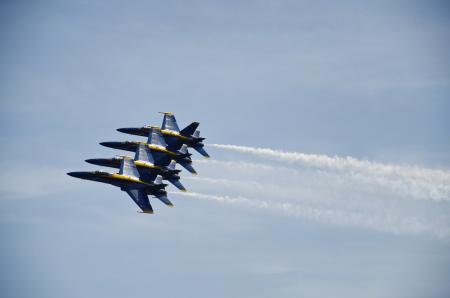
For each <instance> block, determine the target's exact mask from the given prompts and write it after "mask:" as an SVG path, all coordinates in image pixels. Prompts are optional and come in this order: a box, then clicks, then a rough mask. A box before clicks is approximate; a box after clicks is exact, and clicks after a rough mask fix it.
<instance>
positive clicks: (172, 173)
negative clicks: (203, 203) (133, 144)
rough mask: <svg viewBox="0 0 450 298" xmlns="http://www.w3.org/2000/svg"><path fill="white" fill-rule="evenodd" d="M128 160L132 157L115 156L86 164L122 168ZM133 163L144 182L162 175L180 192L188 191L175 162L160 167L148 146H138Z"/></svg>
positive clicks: (97, 159)
mask: <svg viewBox="0 0 450 298" xmlns="http://www.w3.org/2000/svg"><path fill="white" fill-rule="evenodd" d="M127 158H128V159H130V158H131V157H128V156H115V157H113V158H93V159H87V160H86V162H88V163H90V164H94V165H99V166H105V167H111V168H120V166H121V164H122V161H123V160H124V159H127ZM133 162H134V165H135V166H136V168H137V169H138V171H139V175H140V178H141V180H142V181H144V182H151V181H153V180H155V178H156V176H157V175H161V176H162V178H163V179H165V180H168V181H169V182H171V183H172V184H173V185H175V186H176V187H177V188H178V189H179V190H181V191H186V188H185V187H184V186H183V184H181V182H180V176H179V175H178V173H180V172H181V170H176V169H175V166H176V161H175V160H172V161H171V162H170V164H169V165H168V166H167V167H165V166H161V165H158V164H157V163H156V162H155V159H154V157H153V154H152V152H151V150H150V149H149V148H148V146H146V145H143V144H139V145H138V146H137V149H136V154H135V156H134V160H133Z"/></svg>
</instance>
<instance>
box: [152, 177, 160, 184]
mask: <svg viewBox="0 0 450 298" xmlns="http://www.w3.org/2000/svg"><path fill="white" fill-rule="evenodd" d="M153 183H154V184H156V185H159V184H162V176H161V175H158V176H156V178H155V181H153Z"/></svg>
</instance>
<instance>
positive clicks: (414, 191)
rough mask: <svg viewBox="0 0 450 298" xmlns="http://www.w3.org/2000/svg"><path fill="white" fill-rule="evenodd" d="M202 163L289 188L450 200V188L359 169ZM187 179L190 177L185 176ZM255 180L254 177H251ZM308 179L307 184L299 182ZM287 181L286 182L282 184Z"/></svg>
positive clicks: (212, 161) (246, 163) (197, 161)
mask: <svg viewBox="0 0 450 298" xmlns="http://www.w3.org/2000/svg"><path fill="white" fill-rule="evenodd" d="M195 163H199V164H201V165H204V164H208V165H214V166H215V167H220V168H222V169H223V171H232V172H233V173H245V176H244V177H243V178H245V179H244V180H247V179H248V178H249V177H257V178H260V179H259V180H261V179H262V180H269V181H270V177H283V179H282V180H281V181H280V179H277V184H280V182H281V184H282V185H286V186H288V187H289V188H292V186H291V185H290V183H292V184H295V185H297V187H296V188H297V189H298V188H299V187H302V188H303V189H304V188H305V187H306V188H307V187H308V186H313V185H315V186H317V187H318V186H319V184H322V185H327V189H334V190H352V191H353V192H355V191H357V192H360V193H368V194H371V193H372V194H378V195H391V196H392V195H396V196H395V198H402V199H415V200H435V201H448V200H450V189H449V187H439V186H436V184H435V183H431V182H427V181H419V180H416V179H406V178H402V177H397V178H394V177H385V176H370V175H366V174H363V173H358V172H348V171H347V172H345V171H344V172H335V171H327V170H318V169H309V168H306V169H305V168H288V167H284V166H283V165H277V166H271V165H266V164H261V163H249V162H242V161H239V162H236V161H220V160H196V161H195ZM188 179H189V178H188ZM250 179H255V178H250ZM305 180H307V181H308V182H307V183H301V182H302V181H305ZM284 182H287V183H284ZM317 187H316V188H317Z"/></svg>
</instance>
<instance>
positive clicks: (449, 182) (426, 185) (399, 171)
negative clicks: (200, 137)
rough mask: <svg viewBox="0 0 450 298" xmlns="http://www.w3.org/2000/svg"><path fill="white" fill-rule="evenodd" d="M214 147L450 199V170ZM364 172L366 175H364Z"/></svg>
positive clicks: (431, 197) (232, 147)
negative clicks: (335, 172)
mask: <svg viewBox="0 0 450 298" xmlns="http://www.w3.org/2000/svg"><path fill="white" fill-rule="evenodd" d="M210 146H212V147H215V148H220V149H225V150H232V151H236V152H241V153H250V154H253V155H256V156H260V157H264V158H270V159H273V160H277V161H284V162H289V163H294V164H298V165H303V166H306V167H315V168H319V169H325V170H327V169H328V170H335V171H339V172H341V173H344V174H345V175H351V176H353V177H358V174H360V176H359V177H358V178H360V179H361V178H364V177H366V182H369V183H372V185H373V184H381V185H384V186H389V187H390V188H392V189H397V190H398V191H403V192H407V193H409V194H410V195H412V196H413V197H414V196H417V194H419V196H422V197H424V196H425V197H427V198H429V199H433V200H437V201H439V200H450V171H444V170H434V169H427V168H421V167H415V166H398V165H390V164H382V163H377V162H370V161H367V160H358V159H355V158H353V157H345V158H343V157H337V156H335V157H330V156H326V155H316V154H304V153H299V152H283V151H279V150H273V149H268V148H253V147H247V146H237V145H222V144H211V145H210ZM361 175H362V176H361Z"/></svg>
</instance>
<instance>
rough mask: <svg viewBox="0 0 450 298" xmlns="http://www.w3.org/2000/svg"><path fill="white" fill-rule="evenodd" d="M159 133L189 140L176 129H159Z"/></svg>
mask: <svg viewBox="0 0 450 298" xmlns="http://www.w3.org/2000/svg"><path fill="white" fill-rule="evenodd" d="M161 133H162V134H164V135H168V136H171V137H176V138H179V139H182V140H189V138H188V137H185V136H183V135H182V134H180V133H179V132H178V131H173V130H168V129H161Z"/></svg>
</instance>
